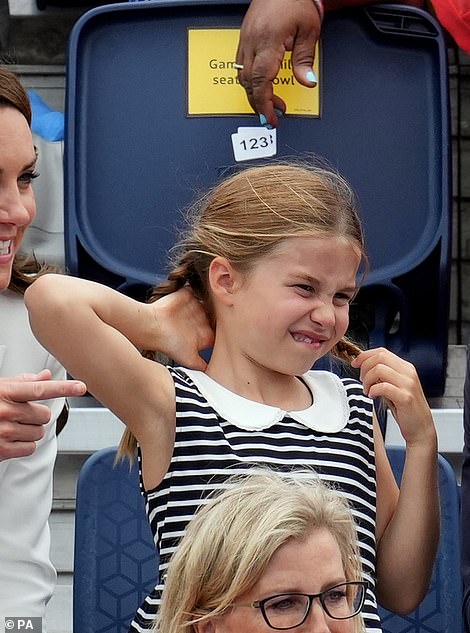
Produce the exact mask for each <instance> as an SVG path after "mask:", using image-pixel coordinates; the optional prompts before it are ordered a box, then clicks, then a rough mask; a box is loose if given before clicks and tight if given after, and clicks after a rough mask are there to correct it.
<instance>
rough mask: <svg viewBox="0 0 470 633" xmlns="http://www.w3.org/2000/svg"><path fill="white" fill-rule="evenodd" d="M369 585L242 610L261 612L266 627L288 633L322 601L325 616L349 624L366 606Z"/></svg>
mask: <svg viewBox="0 0 470 633" xmlns="http://www.w3.org/2000/svg"><path fill="white" fill-rule="evenodd" d="M366 589H367V582H365V581H348V582H342V583H340V584H339V585H335V586H334V587H330V588H329V589H326V590H325V591H321V592H320V593H313V594H308V593H280V594H277V595H275V596H269V598H264V599H263V600H255V601H254V602H252V603H251V604H237V605H236V606H238V607H254V608H255V609H260V610H261V613H262V614H263V618H264V620H265V622H266V624H267V625H268V626H269V627H271V628H272V629H277V630H278V631H286V630H287V629H295V627H296V626H300V625H302V624H303V623H304V622H305V620H306V619H307V617H308V614H309V613H310V609H311V607H312V603H313V601H314V600H315V599H316V598H318V600H319V601H320V604H321V606H322V608H323V610H324V612H325V613H326V614H327V615H328V616H329V617H330V618H332V619H333V620H347V619H348V618H353V617H354V616H355V615H357V614H358V613H359V612H360V611H361V609H362V607H363V606H364V600H365V597H366Z"/></svg>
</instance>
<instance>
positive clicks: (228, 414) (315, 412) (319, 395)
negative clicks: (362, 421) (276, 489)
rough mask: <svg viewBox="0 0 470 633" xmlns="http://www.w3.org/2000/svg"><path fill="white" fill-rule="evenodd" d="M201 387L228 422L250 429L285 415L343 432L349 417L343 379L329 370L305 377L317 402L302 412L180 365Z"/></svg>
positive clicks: (314, 426) (316, 428)
mask: <svg viewBox="0 0 470 633" xmlns="http://www.w3.org/2000/svg"><path fill="white" fill-rule="evenodd" d="M180 369H181V370H182V371H183V372H184V373H185V374H187V376H189V378H191V380H192V381H193V382H194V384H195V385H196V386H197V387H198V389H199V391H200V392H201V393H202V395H203V396H204V397H205V398H206V400H207V401H208V402H209V404H210V405H212V407H213V408H214V409H215V410H216V411H217V413H219V414H220V415H221V416H222V417H223V418H224V419H226V420H227V421H228V422H230V423H231V424H233V425H234V426H237V427H238V428H240V429H244V430H246V431H260V430H262V429H266V428H269V427H270V426H272V425H273V424H275V423H276V422H279V421H280V420H282V419H283V418H284V417H285V416H288V417H289V418H292V419H294V420H296V421H297V422H300V423H301V424H304V425H305V426H306V427H308V428H310V429H312V430H314V431H321V432H325V433H337V432H338V431H341V429H343V428H344V427H345V426H346V424H347V423H348V420H349V407H348V402H347V398H346V392H345V389H344V386H343V383H342V382H341V379H340V378H339V377H338V376H336V374H333V373H331V372H329V371H320V370H314V371H309V372H308V373H306V374H304V375H303V376H301V378H302V380H303V381H304V382H305V384H306V385H307V386H308V388H309V389H310V392H311V393H312V399H313V403H312V404H311V406H310V407H308V408H307V409H303V410H302V411H283V410H282V409H279V408H278V407H272V406H270V405H267V404H263V403H261V402H255V401H254V400H248V399H247V398H244V397H243V396H239V395H238V394H236V393H233V391H230V390H229V389H227V388H226V387H223V386H222V385H220V384H219V383H218V382H216V381H215V380H213V379H212V378H211V377H210V376H208V375H207V374H205V373H204V372H202V371H195V370H192V369H186V368H182V367H181V368H180Z"/></svg>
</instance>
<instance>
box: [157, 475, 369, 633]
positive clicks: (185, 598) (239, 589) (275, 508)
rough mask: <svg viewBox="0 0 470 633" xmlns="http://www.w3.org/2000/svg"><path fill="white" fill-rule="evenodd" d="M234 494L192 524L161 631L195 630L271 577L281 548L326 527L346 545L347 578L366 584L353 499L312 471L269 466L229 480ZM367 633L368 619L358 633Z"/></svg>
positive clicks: (172, 576) (177, 557)
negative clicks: (277, 469) (273, 560)
mask: <svg viewBox="0 0 470 633" xmlns="http://www.w3.org/2000/svg"><path fill="white" fill-rule="evenodd" d="M227 486H228V489H226V490H225V491H224V492H223V493H222V494H220V493H219V496H217V497H215V498H213V499H212V500H210V501H209V503H208V504H206V505H204V506H203V507H202V508H201V509H200V510H199V511H198V512H197V513H196V515H195V517H194V518H193V519H192V520H191V521H190V523H189V525H188V527H187V530H186V533H185V535H184V536H183V538H182V540H181V542H180V544H179V545H178V547H177V549H176V551H175V553H174V554H173V556H172V558H171V560H170V564H169V567H168V572H167V577H166V582H165V588H164V591H163V597H162V603H161V606H160V610H159V613H158V615H157V618H156V621H155V626H154V631H158V632H162V633H163V632H164V633H193V632H194V631H195V627H194V623H195V622H202V621H205V620H208V619H210V618H213V617H217V616H218V615H221V614H223V613H224V612H225V611H226V610H227V609H229V608H230V606H231V605H232V604H233V603H234V602H235V601H236V600H237V599H238V598H239V597H240V596H241V595H242V594H244V593H245V592H247V591H249V590H250V589H251V588H252V587H253V586H254V585H255V583H256V582H257V581H258V580H259V579H260V577H261V576H262V574H263V573H264V571H265V569H266V567H267V565H268V563H269V561H270V560H271V558H272V556H273V554H274V553H275V552H276V550H277V549H278V548H279V547H280V546H281V545H283V544H284V543H286V542H287V541H288V540H290V539H298V540H303V539H306V538H308V537H309V536H310V535H311V534H312V532H314V531H315V530H321V529H326V530H328V531H329V532H330V534H331V535H332V536H333V538H334V539H335V540H336V542H337V543H338V546H339V549H340V552H341V559H342V563H343V569H344V573H345V577H346V578H347V580H361V579H362V576H361V572H362V568H361V563H360V558H359V552H358V547H357V534H356V528H355V523H354V519H353V517H352V514H351V511H350V509H349V506H348V503H347V501H346V500H345V499H344V497H341V496H340V494H339V493H338V492H336V491H335V490H332V489H331V488H329V487H328V486H327V485H326V484H325V483H323V482H322V481H321V480H320V479H319V478H318V476H316V475H315V474H314V473H313V472H312V471H297V472H295V473H294V472H292V473H287V474H280V473H275V472H273V471H270V470H267V469H263V470H262V469H259V470H255V471H253V472H252V473H250V474H248V475H244V476H243V477H240V476H238V477H236V478H233V479H229V480H228V482H227ZM362 631H364V625H363V621H362V617H361V616H357V617H356V618H355V632H356V633H360V632H362Z"/></svg>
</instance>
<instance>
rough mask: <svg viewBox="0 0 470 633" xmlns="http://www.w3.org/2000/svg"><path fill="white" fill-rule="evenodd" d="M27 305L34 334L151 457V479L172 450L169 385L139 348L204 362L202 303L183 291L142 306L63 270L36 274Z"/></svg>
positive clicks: (147, 473)
mask: <svg viewBox="0 0 470 633" xmlns="http://www.w3.org/2000/svg"><path fill="white" fill-rule="evenodd" d="M25 303H26V306H27V308H28V311H29V314H30V321H31V327H32V329H33V332H34V334H35V335H36V337H37V338H38V340H39V341H40V342H41V343H42V344H43V345H44V346H45V347H46V348H47V349H48V350H49V351H50V352H51V353H52V354H53V355H54V356H55V357H56V358H57V359H58V360H59V361H60V362H61V363H62V364H63V365H64V366H65V367H66V369H67V370H68V371H69V372H70V373H71V374H72V375H73V376H74V377H80V379H82V380H84V382H85V383H86V384H87V387H88V389H89V391H90V392H91V393H92V394H93V395H94V396H95V397H96V398H97V399H98V400H99V401H100V402H102V403H103V404H104V405H105V406H107V407H109V408H110V409H111V410H112V411H113V412H114V413H115V414H116V415H117V416H118V417H119V418H120V419H121V420H122V421H123V422H124V423H125V424H126V425H127V426H128V427H129V429H130V431H131V432H132V433H133V434H134V435H135V437H136V438H137V441H138V442H139V444H140V446H141V449H142V452H143V454H144V455H145V454H146V453H150V452H151V453H152V455H153V456H154V457H155V458H154V459H152V460H151V462H150V463H149V460H147V461H146V464H145V470H144V481H145V486H146V487H147V488H150V487H153V486H154V485H156V484H157V483H158V482H159V481H160V479H161V478H162V476H163V475H164V474H165V472H166V469H167V467H168V463H169V459H170V457H171V452H172V450H173V442H174V429H175V391H174V385H173V380H172V379H171V376H170V374H169V372H168V370H167V369H166V368H165V367H164V366H162V365H160V364H159V363H155V362H153V361H151V360H148V359H146V358H143V357H142V356H141V353H140V351H139V350H141V349H150V350H156V351H160V352H163V353H164V354H167V355H168V356H170V357H172V358H174V359H175V360H177V361H179V362H185V364H190V365H192V366H193V367H194V366H195V367H197V368H198V369H201V368H204V362H203V361H202V359H201V358H199V357H198V356H197V351H195V350H197V349H202V348H204V347H207V346H209V345H210V344H211V331H210V328H209V326H208V324H207V321H206V319H205V315H204V311H203V309H202V307H201V305H200V304H199V303H198V302H197V301H196V300H195V299H194V297H193V296H192V294H191V292H190V291H189V290H187V289H183V290H181V291H179V292H177V293H174V294H172V295H169V296H168V297H165V298H164V299H162V300H160V301H157V302H155V303H153V304H143V303H140V302H138V301H134V300H133V299H130V298H129V297H126V296H124V295H122V294H120V293H119V292H117V291H114V290H112V289H110V288H107V287H106V286H102V285H100V284H96V283H93V282H90V281H85V280H83V279H77V278H73V277H67V276H64V275H44V276H43V277H40V278H39V279H38V280H37V281H35V282H34V283H33V284H32V285H31V287H30V288H29V289H28V290H27V291H26V295H25ZM188 324H190V327H188ZM187 350H190V351H191V353H189V354H188V353H187ZM195 357H197V358H199V360H197V358H196V360H195Z"/></svg>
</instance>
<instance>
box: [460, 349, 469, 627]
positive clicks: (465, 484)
mask: <svg viewBox="0 0 470 633" xmlns="http://www.w3.org/2000/svg"><path fill="white" fill-rule="evenodd" d="M463 423H464V449H463V463H462V512H461V516H460V520H461V534H462V575H463V582H464V598H463V614H464V615H463V617H464V623H465V626H464V629H465V633H469V632H470V530H469V525H470V346H468V345H467V367H466V372H465V386H464V405H463Z"/></svg>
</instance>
